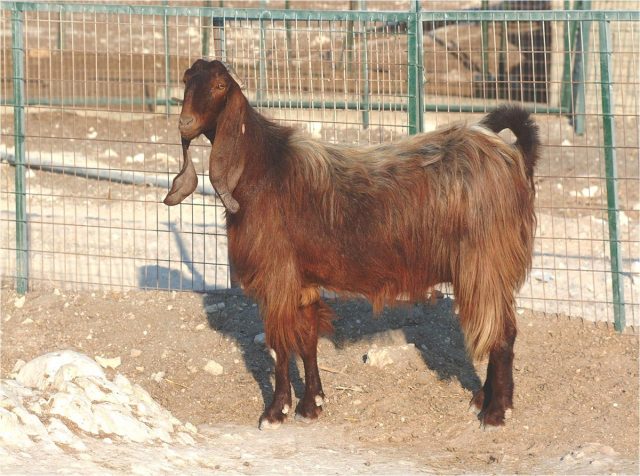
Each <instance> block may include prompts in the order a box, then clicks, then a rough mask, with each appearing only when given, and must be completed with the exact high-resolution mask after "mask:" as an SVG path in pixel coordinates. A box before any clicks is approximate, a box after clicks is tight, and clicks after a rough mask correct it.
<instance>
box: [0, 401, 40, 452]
mask: <svg viewBox="0 0 640 476" xmlns="http://www.w3.org/2000/svg"><path fill="white" fill-rule="evenodd" d="M0 441H2V442H3V443H5V444H7V445H9V446H17V447H19V448H28V447H30V446H33V441H31V438H29V437H28V436H27V434H26V433H25V432H24V431H23V429H22V425H21V424H20V421H19V420H18V416H17V415H16V414H15V413H13V412H10V411H9V410H7V409H5V408H0Z"/></svg>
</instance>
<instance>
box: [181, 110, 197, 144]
mask: <svg viewBox="0 0 640 476" xmlns="http://www.w3.org/2000/svg"><path fill="white" fill-rule="evenodd" d="M196 124H197V122H196V120H195V117H193V116H189V115H180V119H179V120H178V129H179V130H180V135H181V136H182V138H183V139H187V140H191V139H193V138H195V136H196V135H197V131H196V128H195V126H196Z"/></svg>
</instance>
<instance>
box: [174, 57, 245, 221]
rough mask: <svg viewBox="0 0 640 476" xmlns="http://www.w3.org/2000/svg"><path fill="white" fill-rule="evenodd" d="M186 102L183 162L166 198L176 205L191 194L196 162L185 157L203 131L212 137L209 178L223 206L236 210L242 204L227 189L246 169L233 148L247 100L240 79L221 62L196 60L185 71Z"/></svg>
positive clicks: (195, 180) (181, 127)
mask: <svg viewBox="0 0 640 476" xmlns="http://www.w3.org/2000/svg"><path fill="white" fill-rule="evenodd" d="M182 80H183V82H184V84H185V89H184V101H183V104H182V111H181V112H180V119H179V122H178V129H179V130H180V136H181V138H182V155H183V160H184V163H183V165H182V169H181V170H180V173H179V174H178V175H177V176H176V178H175V179H174V180H173V185H172V187H171V190H170V191H169V193H168V194H167V196H166V198H165V199H164V203H165V204H166V205H177V204H178V203H180V202H182V200H184V199H185V198H186V197H187V196H189V195H191V194H192V193H193V191H194V190H195V189H196V187H197V185H198V178H197V175H196V171H195V167H194V166H193V163H192V162H191V158H190V157H189V151H188V149H189V144H190V142H191V141H192V140H193V139H195V138H196V137H198V136H199V135H200V134H204V135H205V136H207V138H208V139H209V140H210V141H211V144H212V147H211V154H210V155H209V179H210V180H211V184H212V185H213V187H214V188H215V189H216V192H217V193H218V195H219V196H220V199H221V200H222V203H223V204H224V206H225V208H226V209H227V210H228V211H229V212H231V213H235V212H237V211H238V209H239V208H240V205H239V204H238V202H237V201H236V200H235V199H234V198H233V196H232V195H231V193H232V192H233V190H234V189H235V187H236V185H237V184H238V180H239V179H240V175H241V174H242V170H243V168H244V162H243V161H244V156H243V155H242V154H238V153H237V152H238V151H237V150H236V148H237V145H238V137H239V135H241V134H243V133H244V122H243V121H244V116H245V114H244V113H245V108H246V105H247V102H246V99H245V97H244V95H243V94H242V91H241V89H242V82H241V81H240V80H239V79H238V78H237V76H236V75H235V73H234V72H233V70H232V69H231V68H229V67H228V66H227V65H225V64H224V63H222V62H221V61H217V60H213V61H206V60H202V59H199V60H197V61H196V62H195V63H193V65H192V66H191V67H190V68H189V69H187V70H186V71H185V73H184V77H183V79H182Z"/></svg>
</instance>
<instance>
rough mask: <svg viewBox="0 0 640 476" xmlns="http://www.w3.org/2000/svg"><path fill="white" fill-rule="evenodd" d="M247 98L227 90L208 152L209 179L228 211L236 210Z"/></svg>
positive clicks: (242, 168) (238, 206)
mask: <svg viewBox="0 0 640 476" xmlns="http://www.w3.org/2000/svg"><path fill="white" fill-rule="evenodd" d="M245 113H246V99H245V98H244V96H243V94H242V92H241V91H240V89H235V90H233V91H230V93H229V96H228V98H227V104H226V105H225V108H224V110H223V111H222V112H221V113H220V116H219V117H218V124H217V126H216V135H215V138H214V140H213V145H212V147H211V154H210V155H209V179H210V180H211V185H213V188H215V189H216V192H218V196H219V197H220V200H222V203H223V204H224V206H225V208H226V209H227V211H229V212H230V213H236V212H237V211H238V210H239V209H240V204H239V203H238V201H237V200H236V199H235V198H234V197H233V195H232V194H233V191H234V190H235V188H236V185H238V181H239V180H240V176H241V175H242V171H243V170H244V165H245V160H246V158H245V154H244V150H243V149H244V147H243V146H242V144H243V141H244V140H245V139H244V138H243V135H244V127H245V124H244V121H245V116H246V114H245Z"/></svg>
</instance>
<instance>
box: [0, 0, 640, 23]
mask: <svg viewBox="0 0 640 476" xmlns="http://www.w3.org/2000/svg"><path fill="white" fill-rule="evenodd" d="M0 9H2V10H20V11H25V12H28V11H47V12H58V13H91V14H94V13H106V14H121V15H168V16H187V17H224V18H226V19H229V20H231V19H234V18H237V19H238V20H274V21H280V20H303V21H304V20H309V21H340V20H351V21H372V22H375V21H383V22H384V21H407V19H408V18H409V16H410V12H399V11H378V12H375V11H355V10H351V11H335V10H323V11H318V10H264V9H255V8H216V7H179V6H160V5H110V4H76V3H66V2H63V3H56V2H42V3H41V2H37V3H36V2H29V3H23V2H1V3H0ZM420 16H421V19H422V21H423V22H429V21H458V22H472V21H473V22H477V21H604V20H606V21H640V11H636V10H629V11H622V10H537V11H533V10H532V11H527V10H525V11H511V10H495V11H492V10H484V11H482V10H477V11H422V12H421V13H420Z"/></svg>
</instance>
